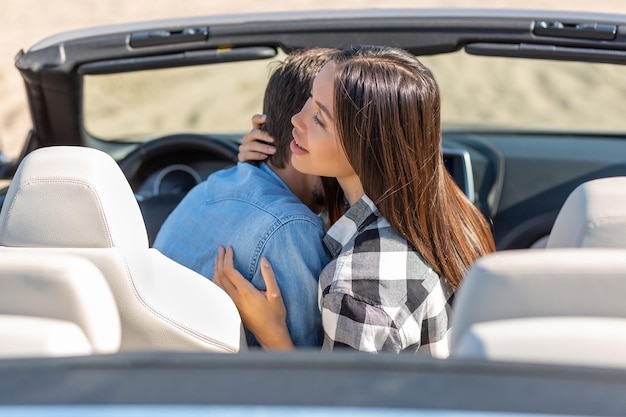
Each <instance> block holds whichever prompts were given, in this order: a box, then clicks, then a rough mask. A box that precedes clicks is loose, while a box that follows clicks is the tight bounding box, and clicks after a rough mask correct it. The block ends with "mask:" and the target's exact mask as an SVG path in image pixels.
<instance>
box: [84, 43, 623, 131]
mask: <svg viewBox="0 0 626 417" xmlns="http://www.w3.org/2000/svg"><path fill="white" fill-rule="evenodd" d="M283 58H284V54H283V53H280V54H279V55H277V56H276V57H275V58H272V59H269V60H257V61H243V62H232V63H222V64H211V65H203V66H192V67H182V68H171V69H162V70H150V71H137V72H127V73H120V74H112V75H88V76H85V78H84V99H83V106H84V126H85V130H86V131H87V133H88V134H89V135H90V136H91V137H94V138H98V139H102V140H116V141H119V140H122V141H132V142H136V141H144V140H150V139H153V138H155V137H159V136H163V135H167V134H173V133H181V132H189V133H208V134H242V133H243V132H246V131H248V130H249V128H250V117H251V116H252V115H253V114H255V113H260V112H261V111H262V97H263V91H264V88H265V84H266V83H267V79H268V77H269V73H270V72H271V70H272V68H273V66H274V65H275V64H276V63H277V62H278V60H281V59H283ZM421 60H422V61H423V62H424V63H425V64H426V65H427V66H428V67H429V68H431V70H432V71H433V73H434V75H435V79H436V80H437V82H438V83H439V86H440V88H441V94H442V122H443V127H444V129H448V130H456V129H463V130H505V131H521V132H524V131H548V132H551V131H557V132H575V133H576V132H577V133H591V132H595V133H624V132H626V119H624V118H623V117H622V115H623V114H626V100H624V98H625V97H626V77H624V76H623V75H622V74H623V71H624V68H623V67H622V66H620V65H611V64H593V63H586V62H565V61H551V60H532V59H519V58H501V57H483V56H474V55H469V54H466V53H465V52H463V51H459V52H455V53H450V54H442V55H435V56H424V57H421Z"/></svg>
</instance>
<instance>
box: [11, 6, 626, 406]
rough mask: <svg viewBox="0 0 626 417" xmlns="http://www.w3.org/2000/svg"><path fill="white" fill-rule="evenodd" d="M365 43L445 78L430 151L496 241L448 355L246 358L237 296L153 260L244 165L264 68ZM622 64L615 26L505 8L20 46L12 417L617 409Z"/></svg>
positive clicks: (625, 166)
mask: <svg viewBox="0 0 626 417" xmlns="http://www.w3.org/2000/svg"><path fill="white" fill-rule="evenodd" d="M356 44H374V45H391V46H395V47H401V48H403V49H406V50H408V51H409V52H411V53H413V54H415V55H416V56H418V57H419V58H420V60H422V61H423V62H424V63H425V64H426V65H427V66H428V67H429V68H430V69H431V70H432V71H433V73H434V75H435V78H436V80H437V82H438V84H439V86H440V88H441V91H442V106H443V107H442V123H443V136H442V143H443V154H442V158H443V159H444V161H445V163H446V167H447V168H448V170H449V172H450V175H451V176H452V177H453V178H454V179H455V181H456V183H457V184H458V186H459V187H460V188H461V190H463V191H464V193H465V194H466V195H467V197H468V198H469V199H470V200H471V201H472V202H473V203H474V204H475V205H476V206H477V207H478V208H479V209H480V210H481V211H482V213H483V214H484V215H485V217H486V218H488V219H489V221H490V223H491V225H492V228H493V233H494V238H495V241H496V246H497V249H498V250H497V252H496V253H495V254H493V255H490V256H488V257H485V259H481V260H479V261H478V262H477V264H476V265H475V266H474V267H473V268H472V269H471V270H470V271H469V273H468V275H467V277H466V278H465V280H464V283H463V285H462V286H461V288H460V289H459V293H458V294H457V297H456V300H455V307H454V308H455V311H454V316H453V330H454V334H453V337H452V338H451V340H450V343H451V356H450V358H448V359H439V360H435V359H431V358H424V357H413V356H407V355H378V356H370V355H365V354H359V353H354V352H352V353H350V352H339V353H328V354H327V353H319V352H313V351H301V352H296V353H291V354H286V353H268V352H260V351H253V350H247V349H246V346H245V342H242V339H241V321H240V318H239V316H238V314H237V311H236V309H235V308H234V305H232V303H231V302H230V300H229V299H228V297H227V296H226V295H225V294H224V293H223V292H221V290H220V289H219V288H217V287H215V286H214V285H213V284H212V283H211V282H210V281H209V280H206V279H204V278H202V277H200V276H198V275H196V274H195V273H192V272H191V271H188V270H186V268H184V267H182V266H181V265H178V264H176V263H175V262H173V261H170V260H169V259H166V258H165V257H163V256H162V255H160V254H159V253H158V251H156V250H155V249H152V248H151V245H152V242H153V240H154V237H155V236H156V234H157V232H158V230H159V227H160V225H161V224H162V222H163V221H164V220H165V218H166V217H167V215H168V214H169V213H170V212H171V211H172V210H173V208H174V207H175V206H176V204H178V202H179V201H180V200H181V198H182V197H183V196H184V195H185V193H186V192H188V191H189V190H190V189H191V188H192V187H193V186H195V185H196V184H198V183H199V182H201V181H203V180H204V179H205V178H206V177H207V176H208V175H210V174H211V173H213V172H215V171H217V170H219V169H222V168H225V167H229V166H231V165H233V164H235V163H236V162H237V152H238V145H239V144H240V141H241V138H242V137H243V135H244V134H245V133H246V132H247V131H249V129H250V119H251V116H252V115H253V114H255V113H259V112H260V111H261V104H262V95H263V90H264V88H265V83H266V81H267V78H268V75H269V72H270V71H271V69H272V65H273V63H275V62H276V61H279V60H281V59H282V58H284V57H285V56H286V54H288V53H289V52H290V51H294V50H298V49H301V48H308V47H335V48H344V47H349V46H351V45H356ZM624 64H626V15H610V14H594V13H579V12H577V13H566V12H540V11H515V10H427V9H414V10H382V9H381V10H351V11H333V12H329V11H328V12H324V11H319V12H298V13H279V14H254V15H231V16H207V17H197V18H187V19H172V20H167V21H155V22H141V23H136V24H128V25H119V26H111V27H98V28H91V29H86V30H82V31H76V32H69V33H61V34H57V35H54V36H52V37H50V38H47V39H44V40H42V41H41V42H39V43H37V44H35V45H33V46H31V47H30V48H28V49H25V50H23V51H20V52H19V53H18V55H17V57H16V61H15V65H16V69H17V70H18V71H19V72H20V74H21V75H22V77H23V79H24V86H25V88H26V92H27V96H28V102H29V106H30V112H31V116H32V121H33V126H32V130H31V131H30V134H29V136H28V138H26V140H25V142H24V143H25V144H24V148H23V151H22V153H21V155H20V156H19V157H18V158H16V159H14V160H9V161H5V162H2V164H1V165H0V175H1V176H2V179H5V180H9V181H10V186H9V187H8V188H6V189H4V190H2V192H1V193H0V203H1V204H2V212H1V213H0V286H1V287H2V288H1V289H0V356H1V357H3V358H4V359H0V413H4V412H7V413H8V414H11V415H50V413H59V414H63V415H79V414H80V415H85V414H90V415H96V414H97V415H114V414H115V415H117V414H116V413H124V414H126V415H134V414H132V413H135V412H137V413H143V414H141V415H147V414H156V415H197V414H200V413H202V414H203V415H204V414H206V413H209V414H210V413H214V414H218V415H244V414H245V415H250V414H252V415H268V414H272V415H281V414H283V415H287V414H288V415H292V414H298V413H300V414H304V415H332V414H339V413H341V414H342V415H346V414H347V415H357V414H358V415H368V413H372V414H374V413H376V414H377V415H378V414H380V413H386V414H388V415H402V416H403V415H416V414H417V415H436V416H439V415H450V416H456V415H458V416H465V415H475V413H481V414H486V415H509V414H508V413H515V415H538V414H539V415H624V413H626V397H625V396H624V395H623V394H624V392H626V360H624V359H623V358H622V356H623V352H626V324H625V323H626V312H625V311H624V307H623V305H626V303H625V302H623V301H624V297H626V295H624V294H626V252H623V249H620V248H623V247H624V246H626V244H625V243H626V237H624V236H626V235H625V234H624V232H626V228H625V227H624V226H623V225H621V222H623V220H622V219H626V183H625V182H624V181H623V178H622V176H626V118H624V114H626V77H625V76H624V66H623V65H624ZM17 139H22V138H16V140H17ZM215 221H219V220H218V219H215ZM622 281H624V282H622ZM86 282H88V283H89V285H87V284H85V283H86ZM224 353H236V354H224ZM159 413H160V414H159Z"/></svg>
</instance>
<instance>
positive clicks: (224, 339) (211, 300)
mask: <svg viewBox="0 0 626 417" xmlns="http://www.w3.org/2000/svg"><path fill="white" fill-rule="evenodd" d="M0 245H2V246H5V247H28V248H47V250H48V251H51V252H57V253H72V254H77V255H80V256H82V257H84V258H86V259H89V260H90V261H92V262H93V263H94V264H95V265H96V266H97V267H98V268H99V269H100V271H101V272H102V274H103V275H104V276H105V278H106V279H107V281H108V283H109V286H110V287H111V290H112V292H113V295H114V297H115V300H116V302H117V305H118V309H119V313H120V317H121V323H122V342H121V350H147V349H153V350H190V351H216V352H238V351H239V350H240V349H242V348H245V346H246V345H245V338H244V336H243V328H242V326H241V319H240V317H239V314H238V312H237V309H236V307H235V305H234V304H233V302H232V300H231V299H230V298H229V297H228V295H227V294H226V293H225V292H224V291H222V290H221V289H220V288H219V287H217V286H216V285H215V284H213V283H212V282H211V281H210V280H208V279H206V278H204V277H203V276H201V275H199V274H197V273H195V272H193V271H191V270H190V269H188V268H185V267H183V266H182V265H180V264H178V263H176V262H174V261H172V260H170V259H169V258H167V257H165V256H164V255H162V254H161V253H160V252H158V251H157V250H155V249H151V248H149V247H148V237H147V233H146V228H145V225H144V223H143V218H142V216H141V212H140V210H139V206H138V204H137V201H136V200H135V197H134V195H133V192H132V190H131V188H130V185H129V184H128V181H127V180H126V178H125V177H124V175H123V173H122V172H121V170H120V168H119V166H118V165H117V163H116V162H115V161H114V160H113V159H112V158H111V157H110V156H109V155H107V154H105V153H104V152H101V151H98V150H95V149H91V148H84V147H68V146H54V147H48V148H42V149H38V150H35V151H33V152H31V153H30V154H29V155H28V156H27V157H26V158H25V159H24V160H23V161H22V163H21V164H20V166H19V168H18V170H17V172H16V174H15V176H14V179H13V181H12V183H11V186H10V188H9V190H8V193H7V196H6V199H5V202H4V204H3V207H2V211H1V212H0Z"/></svg>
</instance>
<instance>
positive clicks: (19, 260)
mask: <svg viewBox="0 0 626 417" xmlns="http://www.w3.org/2000/svg"><path fill="white" fill-rule="evenodd" d="M120 340H121V329H120V318H119V315H118V312H117V305H116V304H115V300H114V299H113V294H111V290H110V289H109V286H108V284H107V282H106V280H105V279H104V277H103V276H102V274H101V273H100V271H99V270H98V269H97V268H96V267H95V266H94V265H93V264H92V263H91V262H89V261H87V260H85V259H83V258H80V257H78V256H72V255H61V254H58V255H51V254H48V253H45V252H44V251H39V252H37V251H36V250H22V249H14V250H4V251H1V252H0V357H28V356H75V355H90V354H97V353H115V352H117V351H118V349H119V347H120Z"/></svg>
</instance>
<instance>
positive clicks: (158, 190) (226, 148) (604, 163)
mask: <svg viewBox="0 0 626 417" xmlns="http://www.w3.org/2000/svg"><path fill="white" fill-rule="evenodd" d="M442 141H443V147H442V151H443V155H442V156H443V160H444V163H445V166H446V168H447V169H448V171H449V173H450V175H451V176H452V178H453V179H454V180H455V182H456V183H457V185H458V186H459V188H460V189H461V190H462V191H463V192H464V193H465V195H466V196H467V197H468V198H469V199H470V200H471V201H472V202H473V203H474V204H475V205H476V206H477V207H478V208H479V209H480V211H481V212H482V213H483V214H484V216H485V217H486V218H487V219H488V221H489V222H490V224H491V226H492V230H493V233H494V238H495V241H496V247H497V249H499V250H504V249H519V248H530V247H541V245H542V242H545V239H546V238H547V236H548V235H549V233H550V230H551V228H552V225H553V223H554V220H555V219H556V216H557V214H558V211H559V210H560V208H561V206H562V205H563V202H564V201H565V199H566V198H567V196H568V195H569V193H570V192H571V191H572V190H573V189H574V188H575V187H576V186H578V185H579V184H581V183H582V182H585V181H589V180H591V179H595V178H600V177H608V176H623V175H626V162H625V161H626V158H624V156H626V141H624V140H623V138H621V137H607V136H601V137H597V136H580V135H563V134H559V135H552V134H543V133H542V134H514V133H510V134H509V133H492V132H486V133H485V132H477V133H467V132H458V133H457V132H445V133H444V135H443V138H442ZM237 152H238V143H236V142H233V141H229V140H223V139H219V138H214V137H210V136H205V135H175V136H172V137H166V138H161V139H158V140H155V141H152V142H149V143H147V144H145V145H143V146H140V147H139V148H137V149H135V150H134V151H133V152H131V153H130V154H129V155H128V156H126V157H125V158H124V159H123V160H122V161H120V166H121V167H122V170H123V171H124V172H125V174H126V176H127V178H128V179H129V182H130V184H131V187H132V188H133V190H134V192H135V195H136V196H137V200H138V202H139V205H140V208H141V210H142V213H143V214H144V218H145V220H146V227H147V229H148V235H149V239H150V242H152V241H153V239H154V237H155V236H156V233H157V232H158V229H159V228H160V225H161V224H162V222H163V221H165V218H166V217H167V215H169V213H170V212H171V211H172V210H173V209H174V207H175V206H176V205H177V204H178V202H179V201H180V199H182V197H184V195H185V194H186V193H187V192H188V191H189V190H190V189H191V188H193V187H194V186H195V185H196V184H198V183H199V182H201V181H203V180H204V179H205V178H207V177H208V176H209V175H210V174H211V173H213V172H215V171H217V170H220V169H223V168H227V167H229V166H232V165H234V164H236V162H237Z"/></svg>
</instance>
